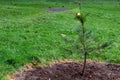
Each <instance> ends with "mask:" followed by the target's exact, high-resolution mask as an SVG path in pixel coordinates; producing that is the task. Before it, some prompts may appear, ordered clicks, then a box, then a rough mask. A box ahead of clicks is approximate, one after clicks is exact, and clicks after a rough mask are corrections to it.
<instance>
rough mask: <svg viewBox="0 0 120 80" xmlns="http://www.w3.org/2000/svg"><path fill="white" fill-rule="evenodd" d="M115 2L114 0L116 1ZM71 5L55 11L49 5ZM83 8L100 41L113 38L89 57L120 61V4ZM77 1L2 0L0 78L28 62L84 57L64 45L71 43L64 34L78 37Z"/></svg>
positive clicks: (43, 63)
mask: <svg viewBox="0 0 120 80" xmlns="http://www.w3.org/2000/svg"><path fill="white" fill-rule="evenodd" d="M113 2H114V1H113ZM63 6H64V7H65V8H71V10H68V11H64V12H56V13H53V12H51V11H47V10H46V9H45V8H48V7H52V8H56V7H57V8H58V7H59V8H61V7H63ZM82 11H83V12H84V13H90V15H89V16H88V17H87V22H86V24H85V26H86V28H88V29H91V30H92V31H93V32H94V33H95V35H96V36H98V39H99V43H103V42H107V41H113V44H112V45H111V48H110V49H105V51H104V52H103V53H101V54H99V55H98V54H97V55H98V56H96V55H92V54H90V55H89V57H88V59H92V60H95V61H103V62H108V63H120V5H119V4H118V3H117V2H114V3H109V2H105V3H94V4H93V3H89V4H88V3H85V4H82ZM77 12H80V10H79V7H78V6H77V5H73V4H72V5H71V3H69V4H67V3H56V2H44V1H38V2H35V1H33V2H32V0H31V1H28V0H26V1H24V0H23V1H19V0H18V1H17V0H16V2H14V1H11V0H8V2H7V1H4V0H1V1H0V80H7V79H6V76H7V75H8V74H11V73H14V72H15V71H16V70H19V69H21V67H23V66H24V65H26V64H28V63H31V62H34V61H38V62H39V63H40V65H41V66H44V65H47V64H49V63H51V62H54V61H55V60H65V59H72V60H75V61H80V60H82V59H83V55H82V54H69V53H68V52H66V51H64V50H63V49H62V48H61V47H65V46H66V45H67V44H66V43H65V42H64V41H63V39H62V38H61V36H60V35H61V34H66V35H67V36H69V37H71V38H74V37H75V36H77V35H76V33H75V30H76V29H77V27H78V26H80V24H79V22H78V21H77V20H76V19H75V15H76V13H77Z"/></svg>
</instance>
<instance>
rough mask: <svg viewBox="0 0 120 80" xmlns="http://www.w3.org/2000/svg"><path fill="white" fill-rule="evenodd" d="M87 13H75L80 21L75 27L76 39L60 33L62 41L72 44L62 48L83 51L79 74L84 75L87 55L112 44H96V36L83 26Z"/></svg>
mask: <svg viewBox="0 0 120 80" xmlns="http://www.w3.org/2000/svg"><path fill="white" fill-rule="evenodd" d="M88 15H89V14H86V15H84V14H82V13H77V14H76V18H77V20H78V21H79V22H80V23H81V26H80V27H79V29H77V33H78V38H77V40H72V39H70V38H68V37H67V36H66V35H65V34H61V37H62V38H63V39H64V41H65V42H66V43H67V42H68V43H71V44H72V48H70V47H69V48H64V50H66V51H68V52H69V53H75V52H78V53H83V54H84V63H83V64H84V65H83V69H82V72H81V73H80V75H81V76H83V75H84V73H85V68H86V59H87V55H88V54H89V53H94V52H99V51H100V52H101V51H102V50H104V49H105V48H107V47H108V46H109V45H111V44H112V42H105V43H103V44H98V40H97V41H96V37H95V36H94V35H93V33H92V31H91V30H88V29H86V27H85V22H86V17H87V16H88Z"/></svg>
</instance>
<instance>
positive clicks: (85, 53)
mask: <svg viewBox="0 0 120 80" xmlns="http://www.w3.org/2000/svg"><path fill="white" fill-rule="evenodd" d="M82 31H83V32H82V34H83V36H82V37H83V40H82V45H83V51H84V65H83V69H82V73H81V76H83V75H84V73H85V68H86V59H87V52H86V43H85V27H84V23H82Z"/></svg>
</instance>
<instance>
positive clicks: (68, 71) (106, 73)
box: [14, 62, 120, 80]
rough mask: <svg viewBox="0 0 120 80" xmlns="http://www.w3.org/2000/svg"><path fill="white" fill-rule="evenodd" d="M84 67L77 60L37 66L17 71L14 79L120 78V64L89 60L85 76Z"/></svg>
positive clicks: (75, 79)
mask: <svg viewBox="0 0 120 80" xmlns="http://www.w3.org/2000/svg"><path fill="white" fill-rule="evenodd" d="M82 67H83V64H82V63H77V62H66V63H61V64H54V65H50V66H48V67H37V68H35V69H31V70H27V71H23V72H19V73H17V74H16V75H15V76H14V80H120V65H116V64H105V63H97V62H88V63H87V67H86V71H85V75H84V76H81V75H79V73H80V72H81V71H82Z"/></svg>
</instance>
